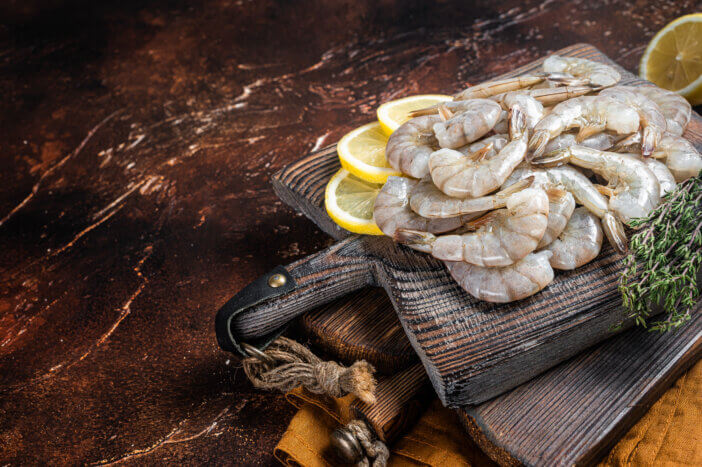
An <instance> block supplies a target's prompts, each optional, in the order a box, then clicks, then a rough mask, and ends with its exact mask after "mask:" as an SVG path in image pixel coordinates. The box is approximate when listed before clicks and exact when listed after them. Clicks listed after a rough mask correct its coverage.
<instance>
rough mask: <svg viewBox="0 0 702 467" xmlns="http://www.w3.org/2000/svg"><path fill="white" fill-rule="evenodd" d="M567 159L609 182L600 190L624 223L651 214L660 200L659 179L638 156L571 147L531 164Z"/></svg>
mask: <svg viewBox="0 0 702 467" xmlns="http://www.w3.org/2000/svg"><path fill="white" fill-rule="evenodd" d="M565 162H570V163H572V164H575V165H577V166H579V167H584V168H586V169H590V170H592V171H593V172H595V173H596V174H598V175H601V176H602V177H604V178H605V179H606V180H607V181H608V182H609V186H608V187H599V189H600V191H602V192H603V193H605V194H606V195H607V196H609V197H610V199H609V209H610V210H611V211H612V212H614V213H615V214H617V216H618V217H619V219H621V220H622V222H624V223H625V224H628V223H629V222H630V221H631V220H632V219H634V218H637V217H646V216H648V214H649V213H650V212H651V211H652V210H653V209H654V208H655V207H656V206H658V204H659V203H660V199H661V187H660V184H659V183H658V179H657V178H656V176H655V175H654V174H653V172H651V170H650V169H649V168H648V167H646V164H644V163H643V162H642V161H641V160H639V159H638V158H637V157H636V156H633V155H631V154H619V153H616V152H606V151H598V150H596V149H590V148H586V147H584V146H571V147H569V148H566V149H560V150H558V151H555V152H553V153H549V154H548V155H546V156H545V157H543V158H541V159H539V160H536V161H532V164H533V165H535V166H537V167H538V166H549V165H552V164H557V163H565Z"/></svg>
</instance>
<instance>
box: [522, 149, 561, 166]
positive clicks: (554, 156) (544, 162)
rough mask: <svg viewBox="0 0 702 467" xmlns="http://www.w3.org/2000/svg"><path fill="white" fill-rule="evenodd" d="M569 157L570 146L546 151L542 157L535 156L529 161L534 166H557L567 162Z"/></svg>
mask: <svg viewBox="0 0 702 467" xmlns="http://www.w3.org/2000/svg"><path fill="white" fill-rule="evenodd" d="M569 159H570V148H562V149H556V150H555V151H551V152H549V153H546V154H544V155H543V156H541V157H537V158H533V159H532V160H531V161H529V162H530V163H531V165H532V166H533V167H557V166H559V165H563V164H567V163H568V160H569Z"/></svg>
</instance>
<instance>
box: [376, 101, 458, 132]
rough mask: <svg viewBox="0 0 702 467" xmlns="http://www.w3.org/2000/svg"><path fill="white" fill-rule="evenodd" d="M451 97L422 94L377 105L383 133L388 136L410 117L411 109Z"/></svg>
mask: <svg viewBox="0 0 702 467" xmlns="http://www.w3.org/2000/svg"><path fill="white" fill-rule="evenodd" d="M452 99H453V98H452V97H451V96H444V95H442V94H422V95H419V96H409V97H404V98H402V99H397V100H394V101H390V102H386V103H385V104H383V105H381V106H380V107H378V121H379V122H380V126H381V128H382V129H383V131H384V132H385V134H386V135H388V136H390V135H391V134H392V132H393V131H395V130H397V128H398V127H399V126H400V125H402V124H403V123H405V122H406V121H407V120H409V119H410V117H409V113H410V112H411V111H413V110H419V109H424V108H426V107H431V106H432V105H434V104H438V103H439V102H446V101H450V100H452Z"/></svg>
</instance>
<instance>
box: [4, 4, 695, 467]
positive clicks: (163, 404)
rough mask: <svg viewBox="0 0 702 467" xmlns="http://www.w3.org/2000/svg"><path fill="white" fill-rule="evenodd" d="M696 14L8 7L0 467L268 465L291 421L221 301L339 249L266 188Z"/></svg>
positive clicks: (666, 10)
mask: <svg viewBox="0 0 702 467" xmlns="http://www.w3.org/2000/svg"><path fill="white" fill-rule="evenodd" d="M701 6H702V4H701V3H700V2H694V1H676V2H674V1H668V2H650V3H646V2H634V1H631V0H627V1H608V2H596V1H589V2H584V1H543V2H537V1H523V2H517V1H507V2H497V1H478V2H426V3H424V2H418V1H410V2H393V1H381V2H377V1H360V2H356V1H344V2H332V1H322V0H318V1H308V2H282V1H279V2H273V1H257V2H249V1H225V0H220V1H203V2H200V3H199V4H198V5H197V6H187V5H186V4H185V2H166V1H163V0H156V1H151V2H137V1H124V0H123V1H120V2H117V1H109V2H91V1H86V0H72V1H68V0H66V1H59V0H50V1H40V0H34V1H28V2H27V1H24V2H20V1H14V2H6V3H4V4H3V5H2V6H0V23H2V24H0V95H1V96H2V99H0V137H1V138H0V141H2V144H0V167H1V169H2V171H1V173H2V176H3V177H2V183H1V184H0V245H2V248H0V283H1V284H2V286H1V287H0V464H5V463H11V464H25V463H36V462H40V461H50V462H53V463H63V464H76V463H110V462H117V461H131V462H132V463H134V464H137V463H139V464H140V463H145V462H148V463H160V462H173V463H175V462H187V463H200V462H212V463H217V464H232V463H243V464H267V463H271V462H273V459H272V455H271V451H272V448H273V446H274V445H275V442H276V441H277V439H278V438H279V436H280V435H281V433H282V432H283V430H284V429H285V426H286V424H287V422H288V420H289V419H290V417H291V416H292V413H293V411H292V409H291V408H289V407H288V406H287V404H286V403H285V401H284V400H283V399H282V397H280V396H277V395H273V394H265V393H261V392H259V391H256V390H254V389H253V388H251V386H250V385H249V384H248V383H247V382H246V380H245V377H244V376H243V372H242V371H241V370H240V369H239V368H238V362H237V360H236V358H234V357H232V356H231V355H227V354H224V353H223V352H221V351H219V349H218V348H217V345H216V342H215V339H214V332H213V317H214V313H215V311H216V310H217V308H218V307H219V306H220V305H221V304H222V303H224V301H225V300H226V299H227V298H228V297H230V296H231V295H232V294H233V293H235V292H236V291H237V290H239V289H240V288H241V287H243V286H244V285H245V284H246V283H248V282H249V281H251V280H252V279H254V278H255V277H256V276H258V275H260V274H262V273H264V272H265V271H267V270H269V269H271V268H272V267H273V266H275V265H277V264H285V263H288V262H290V261H292V260H294V259H296V258H298V257H300V255H304V254H307V253H310V252H313V251H316V250H318V249H320V248H321V247H323V246H325V245H326V244H328V242H329V239H328V238H327V237H326V236H325V235H324V234H322V233H321V232H319V231H318V230H317V229H315V228H314V227H313V225H312V223H311V222H309V221H307V220H305V219H304V218H302V217H300V216H297V215H295V214H294V213H293V212H291V211H290V210H289V209H287V208H286V207H284V206H283V205H282V204H281V203H280V202H279V201H277V199H276V197H275V195H274V194H273V192H272V190H271V188H270V185H269V183H268V179H269V177H270V175H271V173H273V172H274V171H275V170H277V169H278V168H280V167H281V166H282V165H284V164H285V163H287V162H289V161H292V160H294V159H296V158H298V157H300V156H301V155H302V154H304V153H306V152H308V151H310V150H311V149H315V148H319V147H321V146H324V145H327V144H330V143H332V142H334V141H335V140H336V139H338V137H339V136H341V135H342V134H344V133H345V132H346V131H348V130H350V129H351V128H353V127H355V126H358V125H360V124H362V123H365V122H367V121H369V120H371V119H372V118H373V116H374V111H375V107H376V106H377V105H378V103H379V102H382V101H385V100H389V99H392V98H395V97H400V96H403V95H406V94H413V93H419V92H422V93H424V92H451V91H454V90H455V89H457V88H459V87H460V86H461V84H462V83H464V82H465V81H471V82H477V81H480V80H482V79H484V78H486V77H489V76H491V75H494V74H497V73H501V72H504V71H506V70H509V69H511V68H513V67H515V66H518V65H522V64H525V63H528V62H530V61H532V60H534V59H536V58H538V57H539V56H541V55H544V54H545V53H547V52H549V51H551V50H555V49H558V48H561V47H564V46H566V45H569V44H572V43H576V42H590V43H592V44H593V45H595V46H596V47H598V48H599V49H600V50H602V51H603V52H605V53H606V54H607V55H608V56H610V57H611V58H613V59H615V60H617V61H618V62H619V63H621V64H622V65H623V66H625V67H626V68H628V69H630V70H633V71H635V70H636V67H637V62H638V60H639V58H640V56H641V54H642V52H643V48H644V47H645V45H646V43H647V42H648V40H649V39H650V38H651V37H652V35H653V34H654V33H655V31H657V30H658V29H660V28H661V27H662V26H663V25H664V24H665V23H667V22H668V21H670V20H671V19H673V18H675V17H677V16H679V15H681V14H684V13H690V12H693V11H696V10H697V11H699V10H700V7H701Z"/></svg>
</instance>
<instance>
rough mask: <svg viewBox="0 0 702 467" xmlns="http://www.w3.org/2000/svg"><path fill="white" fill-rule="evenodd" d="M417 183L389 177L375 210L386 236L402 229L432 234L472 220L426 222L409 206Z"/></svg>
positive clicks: (428, 220)
mask: <svg viewBox="0 0 702 467" xmlns="http://www.w3.org/2000/svg"><path fill="white" fill-rule="evenodd" d="M418 183H419V182H418V181H417V180H412V179H411V178H405V177H388V181H387V182H386V183H385V185H383V188H382V189H381V190H380V193H378V196H377V197H376V199H375V205H374V207H373V219H374V220H375V223H376V224H378V227H379V228H380V230H382V231H383V233H384V234H385V235H388V236H390V237H392V236H393V235H395V232H396V231H397V229H399V228H405V229H420V230H426V231H427V232H433V233H443V232H449V231H451V230H454V229H457V228H458V227H460V226H461V225H462V224H463V222H465V221H466V220H470V219H471V217H463V218H460V217H455V218H452V219H424V218H422V217H420V216H419V215H417V214H415V213H414V212H412V210H411V209H410V206H409V193H410V190H412V188H413V187H414V186H415V185H417V184H418Z"/></svg>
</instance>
